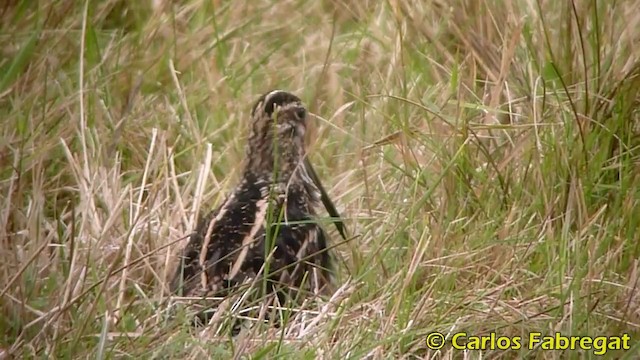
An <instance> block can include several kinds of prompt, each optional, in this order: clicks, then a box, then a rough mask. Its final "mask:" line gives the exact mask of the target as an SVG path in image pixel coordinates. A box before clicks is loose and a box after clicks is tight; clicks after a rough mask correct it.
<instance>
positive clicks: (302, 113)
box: [294, 107, 307, 120]
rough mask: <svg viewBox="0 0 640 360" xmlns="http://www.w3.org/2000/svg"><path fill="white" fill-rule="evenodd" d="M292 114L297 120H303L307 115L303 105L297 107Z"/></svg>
mask: <svg viewBox="0 0 640 360" xmlns="http://www.w3.org/2000/svg"><path fill="white" fill-rule="evenodd" d="M294 114H295V115H296V118H297V119H298V120H304V118H305V116H307V110H306V109H305V108H303V107H301V108H297V109H296V110H295V111H294Z"/></svg>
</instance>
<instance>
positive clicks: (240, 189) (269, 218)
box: [171, 90, 345, 300]
mask: <svg viewBox="0 0 640 360" xmlns="http://www.w3.org/2000/svg"><path fill="white" fill-rule="evenodd" d="M251 116H252V124H251V134H250V136H249V139H248V143H247V147H246V164H245V168H244V171H243V175H242V178H241V180H240V183H239V184H238V185H237V187H236V188H235V189H234V190H233V191H232V192H231V194H230V195H229V196H228V197H227V198H226V200H225V201H224V203H223V204H222V205H221V206H220V207H218V209H216V210H215V211H213V212H211V213H210V214H209V215H208V216H206V217H205V218H204V219H202V220H201V221H200V222H199V224H198V226H197V228H196V229H195V232H194V233H193V234H192V235H191V238H190V240H189V243H188V244H187V245H186V247H185V248H184V250H183V254H182V259H181V264H180V266H178V269H177V272H176V274H175V276H174V278H173V280H172V282H171V291H172V292H173V293H176V294H182V295H183V296H205V295H206V296H225V295H226V294H227V293H228V292H229V290H231V289H233V288H234V287H236V286H237V285H239V284H242V283H246V282H247V281H248V280H251V279H253V278H255V277H256V275H257V274H259V272H260V271H261V269H262V268H263V266H264V264H265V259H266V258H270V259H271V261H270V262H269V263H268V268H269V275H268V279H269V285H268V287H267V291H268V292H274V291H275V292H277V293H278V295H282V294H284V292H283V291H282V287H289V288H299V289H302V290H304V291H309V292H312V293H317V292H319V291H321V290H322V289H323V288H325V287H326V286H327V284H328V283H329V282H330V265H331V264H330V263H331V260H330V255H329V253H328V251H327V234H326V232H325V231H324V230H323V228H322V227H321V226H320V225H319V224H318V223H317V222H316V220H315V218H316V216H317V213H316V209H317V207H318V206H319V204H320V202H321V201H322V202H323V203H324V205H325V207H326V208H327V210H328V212H329V214H330V215H331V216H332V217H336V218H338V219H339V215H338V213H337V211H336V210H335V208H334V206H333V204H332V203H331V200H330V199H329V197H328V196H327V194H326V192H325V191H324V189H323V188H322V185H321V184H320V182H319V180H318V178H317V176H316V174H315V172H314V170H313V167H311V164H310V163H309V161H308V160H307V159H306V155H307V154H306V150H305V144H304V134H305V131H306V126H307V124H306V122H307V121H308V120H307V111H306V109H305V107H304V106H303V104H302V102H301V101H300V99H299V98H298V97H296V96H295V95H292V94H290V93H288V92H284V91H280V90H275V91H271V92H269V93H267V94H265V95H263V96H262V97H260V99H258V101H257V102H256V104H255V105H254V106H253V110H252V112H251ZM338 219H337V220H338ZM335 224H336V226H337V227H338V230H339V231H340V233H341V235H342V236H343V237H344V236H345V234H344V227H343V225H342V222H341V221H339V220H338V221H337V222H336V223H335ZM267 229H269V231H267ZM267 235H269V236H267ZM270 245H271V246H270ZM264 271H265V270H263V274H261V275H264ZM281 300H282V299H281Z"/></svg>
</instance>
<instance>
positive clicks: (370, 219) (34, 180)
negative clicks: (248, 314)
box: [0, 0, 640, 359]
mask: <svg viewBox="0 0 640 360" xmlns="http://www.w3.org/2000/svg"><path fill="white" fill-rule="evenodd" d="M639 10H640V8H639V7H638V5H637V4H635V3H634V2H623V1H618V2H610V1H602V0H601V1H597V0H593V1H549V0H518V1H513V2H502V1H497V0H494V1H485V2H476V1H462V0H456V1H452V2H438V1H422V2H397V1H388V2H375V1H352V0H325V1H321V2H313V3H312V2H305V1H301V0H288V1H283V2H275V1H268V0H259V1H245V2H230V1H220V0H214V1H200V0H183V1H176V2H169V1H163V0H158V1H141V2H127V1H119V0H105V1H85V2H76V1H67V0H61V1H56V2H33V1H24V0H16V1H11V2H8V3H6V4H4V5H2V6H1V7H0V18H1V21H0V44H2V46H0V51H1V52H2V56H0V118H2V121H1V122H0V133H1V136H0V201H1V202H2V208H1V212H0V247H1V249H2V250H1V251H0V329H3V330H2V331H1V332H0V358H3V359H6V358H11V357H15V358H86V357H90V358H99V359H105V358H136V357H137V358H190V359H196V358H198V359H199V358H207V357H208V358H226V357H234V358H240V357H245V358H254V359H260V358H298V359H311V358H327V359H332V358H368V359H391V358H405V359H413V358H441V359H449V358H472V359H475V358H491V359H493V358H515V357H527V358H539V359H556V358H566V357H569V358H594V357H597V356H596V355H594V351H593V350H591V351H570V350H556V351H543V350H541V349H540V347H536V348H535V349H529V348H527V347H526V346H523V348H522V349H520V350H508V351H505V350H500V349H497V348H493V349H491V348H489V349H484V350H473V351H468V352H463V351H462V350H458V349H455V348H453V347H452V346H451V344H450V341H451V339H452V337H453V336H454V334H455V333H459V332H466V333H467V334H468V335H477V336H487V335H489V334H490V333H492V332H495V333H496V334H497V336H511V337H513V336H522V337H523V338H525V339H527V338H528V334H529V333H531V332H541V333H543V334H545V335H546V334H553V333H554V332H561V333H562V334H563V335H567V336H568V335H582V336H613V335H622V334H623V333H626V334H629V336H630V338H631V342H630V345H631V349H630V350H627V351H624V350H609V351H607V355H608V356H612V357H616V358H625V357H626V358H632V357H633V354H634V353H637V351H638V350H639V347H640V345H638V344H639V343H638V339H640V296H638V290H637V287H638V285H639V284H638V277H639V271H640V264H639V262H638V258H639V257H640V245H639V244H640V235H639V234H640V232H639V231H638V230H639V229H640V211H638V208H639V205H640V190H639V189H640V177H638V176H637V175H636V174H638V173H639V170H640V137H639V134H640V112H639V111H638V109H639V108H640V106H639V105H640V100H639V99H640V93H639V91H640V51H639V50H638V49H637V44H638V41H640V35H639V34H638V32H637V29H638V25H639V23H640V11H639ZM272 88H282V89H287V90H289V91H292V92H294V93H296V94H297V95H299V96H300V97H302V98H303V99H304V100H305V102H306V103H307V104H308V105H309V108H310V111H311V112H312V113H313V114H315V115H316V119H315V120H314V121H313V129H312V131H311V133H312V135H311V136H310V139H309V148H310V152H311V156H312V162H313V163H314V164H315V167H316V170H317V171H318V172H319V175H320V177H321V178H322V179H323V182H324V185H325V187H326V188H327V190H328V191H329V193H330V194H331V196H332V198H333V200H334V202H335V203H336V204H337V206H338V208H339V210H340V211H341V213H342V214H343V215H344V216H345V217H346V218H347V219H348V220H347V223H348V227H349V229H350V232H351V234H352V235H353V236H354V239H353V240H351V241H349V242H346V243H341V244H338V243H337V242H338V239H339V236H338V235H337V233H336V232H335V230H333V229H330V228H329V226H327V228H328V229H330V230H331V233H332V235H333V236H332V238H333V240H334V244H335V245H336V252H337V255H338V258H339V261H338V263H339V264H338V281H337V285H338V287H339V290H337V292H336V293H335V294H334V296H333V297H332V298H331V299H325V301H322V302H320V303H317V304H307V305H306V307H305V308H304V309H302V310H301V311H303V312H304V313H303V314H301V315H300V316H297V317H295V318H293V319H292V320H291V324H290V326H286V327H283V328H281V329H274V328H266V327H256V328H255V329H254V330H253V331H249V332H247V333H244V335H241V336H239V337H237V338H229V337H227V336H224V335H222V334H221V333H219V332H216V328H215V327H214V328H210V329H208V330H205V331H201V332H193V331H192V330H191V329H190V328H189V327H188V326H185V325H184V323H183V321H182V320H184V317H181V316H177V317H176V316H169V315H168V314H169V313H170V312H171V311H170V309H173V308H175V307H174V306H173V305H172V304H173V303H174V302H175V300H174V299H172V298H170V297H169V296H168V295H167V293H166V286H167V284H168V281H169V276H168V274H170V273H171V271H172V269H173V267H174V266H175V264H176V263H177V258H176V253H177V251H179V249H180V248H181V247H182V246H183V245H184V243H185V241H184V239H185V236H186V235H188V234H189V232H190V231H191V230H192V229H193V228H194V225H195V224H194V222H195V221H196V220H197V216H198V215H199V214H200V213H202V212H204V211H207V210H208V209H210V208H212V207H213V206H215V205H216V204H218V203H219V202H220V201H221V199H222V198H223V196H224V194H225V192H226V191H228V190H229V189H230V188H231V187H232V186H233V185H234V181H235V180H236V179H237V178H238V175H239V171H240V164H241V161H242V156H243V145H244V138H245V136H246V130H247V128H248V118H249V116H248V112H249V110H250V107H251V105H252V103H253V102H254V101H255V99H257V97H258V96H259V95H260V94H262V93H264V92H266V91H268V90H270V89H272ZM433 331H438V332H441V333H443V334H444V335H446V336H447V341H448V343H447V344H446V345H445V346H444V347H443V348H442V349H441V350H430V349H428V348H427V346H426V344H425V338H426V336H427V334H429V333H431V332H433Z"/></svg>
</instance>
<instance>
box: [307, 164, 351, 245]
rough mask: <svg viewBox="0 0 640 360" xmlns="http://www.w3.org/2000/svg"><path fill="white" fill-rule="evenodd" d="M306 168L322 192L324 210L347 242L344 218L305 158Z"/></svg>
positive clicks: (321, 198)
mask: <svg viewBox="0 0 640 360" xmlns="http://www.w3.org/2000/svg"><path fill="white" fill-rule="evenodd" d="M304 167H305V169H306V170H307V174H309V177H311V181H313V183H314V184H315V185H316V186H317V187H318V189H319V190H320V200H322V204H323V205H324V208H325V209H327V212H328V213H329V215H330V216H331V220H332V221H333V223H334V224H335V225H336V228H337V229H338V232H339V233H340V235H341V236H342V238H343V239H345V240H346V239H347V231H346V229H345V226H344V223H343V222H342V217H341V216H340V214H339V213H338V210H336V207H335V205H333V201H331V199H330V198H329V195H327V192H326V191H325V190H324V187H323V186H322V183H321V182H320V179H319V178H318V175H317V174H316V172H315V170H313V166H311V162H310V161H309V158H307V157H305V158H304Z"/></svg>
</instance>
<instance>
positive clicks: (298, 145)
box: [246, 90, 307, 179]
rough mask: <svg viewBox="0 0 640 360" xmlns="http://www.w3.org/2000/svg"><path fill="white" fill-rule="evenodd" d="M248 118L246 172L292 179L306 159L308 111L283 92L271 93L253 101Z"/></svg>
mask: <svg viewBox="0 0 640 360" xmlns="http://www.w3.org/2000/svg"><path fill="white" fill-rule="evenodd" d="M251 117H252V124H251V134H250V135H249V140H248V143H247V150H246V151H247V158H248V162H249V163H248V164H247V166H248V168H247V170H249V171H250V172H253V173H254V174H256V175H266V174H269V173H271V174H275V175H276V176H277V178H280V179H282V178H283V177H289V176H291V174H292V173H293V171H294V170H295V168H296V167H298V166H299V165H300V164H301V162H302V161H303V159H304V156H305V141H304V135H305V132H306V130H307V109H306V108H305V107H304V105H303V104H302V101H301V100H300V99H299V98H298V97H297V96H295V95H293V94H291V93H288V92H286V91H282V90H274V91H270V92H268V93H266V94H264V95H262V96H261V97H260V98H259V99H258V101H256V103H255V105H254V106H253V109H252V110H251ZM278 173H279V174H278Z"/></svg>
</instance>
